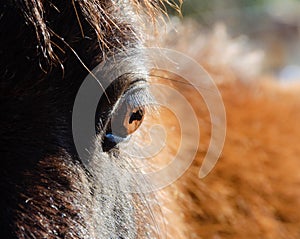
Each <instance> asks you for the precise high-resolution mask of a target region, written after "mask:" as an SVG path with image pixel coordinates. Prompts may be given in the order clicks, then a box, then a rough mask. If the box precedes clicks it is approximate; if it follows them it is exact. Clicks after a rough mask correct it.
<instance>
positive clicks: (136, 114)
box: [103, 105, 145, 151]
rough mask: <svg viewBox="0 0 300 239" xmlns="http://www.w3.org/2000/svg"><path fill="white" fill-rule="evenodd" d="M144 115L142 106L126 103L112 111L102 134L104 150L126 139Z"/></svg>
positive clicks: (139, 123)
mask: <svg viewBox="0 0 300 239" xmlns="http://www.w3.org/2000/svg"><path fill="white" fill-rule="evenodd" d="M144 116H145V108H144V107H135V108H132V107H130V106H128V105H124V106H123V107H121V109H119V110H118V111H117V112H116V113H114V115H113V116H112V119H111V121H110V125H109V127H108V130H107V131H106V134H105V136H104V142H103V143H104V144H103V149H104V151H109V150H110V149H111V148H113V147H115V146H116V145H117V144H118V143H121V142H124V141H126V140H128V139H129V138H130V135H131V134H133V133H134V132H135V131H136V130H137V129H138V128H139V127H140V125H141V124H142V122H143V119H144Z"/></svg>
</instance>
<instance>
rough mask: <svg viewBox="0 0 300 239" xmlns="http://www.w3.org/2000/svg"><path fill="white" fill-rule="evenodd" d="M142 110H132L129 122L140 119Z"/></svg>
mask: <svg viewBox="0 0 300 239" xmlns="http://www.w3.org/2000/svg"><path fill="white" fill-rule="evenodd" d="M143 115H144V114H143V111H142V110H137V111H136V112H133V113H132V114H131V116H130V119H129V124H131V123H132V122H133V121H135V120H138V121H140V120H142V118H143Z"/></svg>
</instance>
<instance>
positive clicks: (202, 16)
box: [168, 0, 300, 81]
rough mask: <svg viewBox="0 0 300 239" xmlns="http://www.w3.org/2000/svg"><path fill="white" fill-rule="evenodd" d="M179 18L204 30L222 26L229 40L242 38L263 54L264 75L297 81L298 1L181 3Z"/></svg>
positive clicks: (299, 68) (207, 0)
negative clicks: (196, 24)
mask: <svg viewBox="0 0 300 239" xmlns="http://www.w3.org/2000/svg"><path fill="white" fill-rule="evenodd" d="M168 12H170V13H171V15H173V16H178V14H176V12H175V11H174V10H172V9H171V8H170V9H168ZM182 15H183V18H180V17H179V18H178V19H180V20H181V21H183V19H184V21H186V20H188V19H193V20H195V21H196V22H197V23H198V24H199V26H201V27H202V28H206V29H210V28H212V27H213V26H214V25H215V24H216V23H220V22H221V23H224V24H225V25H226V27H227V31H228V33H229V35H230V36H231V37H233V38H235V37H239V36H241V35H245V36H247V37H248V39H249V44H251V46H253V48H254V49H261V50H263V51H264V52H265V57H264V61H263V69H264V70H265V71H267V72H271V73H273V74H274V75H275V76H276V78H277V79H279V80H282V81H294V80H299V79H300V44H299V43H300V0H226V1H223V0H184V2H183V4H182Z"/></svg>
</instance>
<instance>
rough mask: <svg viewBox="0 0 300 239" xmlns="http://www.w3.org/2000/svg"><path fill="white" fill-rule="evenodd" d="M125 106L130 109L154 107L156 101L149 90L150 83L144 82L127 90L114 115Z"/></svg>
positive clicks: (115, 108) (116, 106) (117, 104)
mask: <svg viewBox="0 0 300 239" xmlns="http://www.w3.org/2000/svg"><path fill="white" fill-rule="evenodd" d="M124 104H126V105H128V106H129V107H130V108H138V107H145V108H150V107H152V106H153V105H154V104H155V100H154V97H153V96H152V94H151V92H150V90H149V88H148V83H147V82H146V81H143V82H142V83H138V84H135V85H134V86H133V87H130V88H129V89H128V90H126V91H125V92H124V94H123V95H122V96H121V97H120V99H119V100H118V102H117V103H116V105H115V107H114V109H113V111H112V114H113V113H114V112H116V111H118V109H119V108H120V107H122V105H124Z"/></svg>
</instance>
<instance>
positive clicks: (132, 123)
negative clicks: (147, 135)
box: [123, 107, 145, 135]
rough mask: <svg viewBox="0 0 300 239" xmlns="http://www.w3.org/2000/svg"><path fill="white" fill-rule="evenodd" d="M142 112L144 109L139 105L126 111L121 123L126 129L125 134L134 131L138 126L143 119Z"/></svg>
mask: <svg viewBox="0 0 300 239" xmlns="http://www.w3.org/2000/svg"><path fill="white" fill-rule="evenodd" d="M144 114H145V112H144V109H143V108H141V107H138V108H135V109H129V110H128V111H127V114H126V117H125V118H124V121H123V125H124V127H125V128H126V129H127V135H130V134H132V133H134V132H135V131H136V130H137V129H138V128H139V127H140V125H141V124H142V122H143V119H144Z"/></svg>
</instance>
